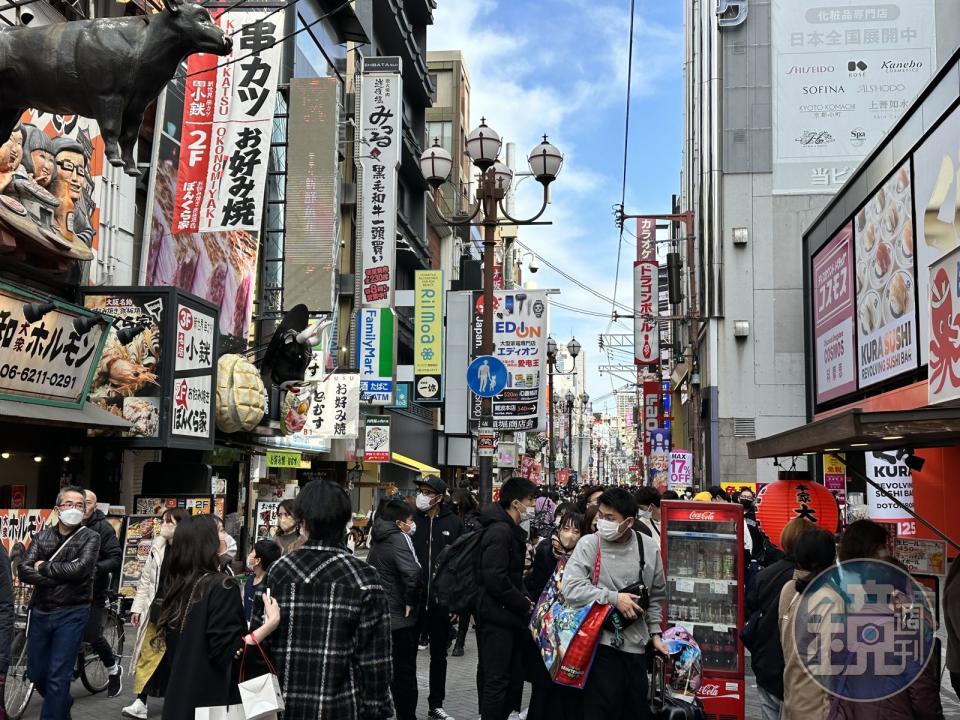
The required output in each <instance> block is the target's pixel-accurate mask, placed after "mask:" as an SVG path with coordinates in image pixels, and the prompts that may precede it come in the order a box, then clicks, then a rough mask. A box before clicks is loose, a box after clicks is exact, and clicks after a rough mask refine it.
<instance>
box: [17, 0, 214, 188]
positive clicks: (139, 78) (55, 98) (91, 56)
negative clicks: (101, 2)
mask: <svg viewBox="0 0 960 720" xmlns="http://www.w3.org/2000/svg"><path fill="white" fill-rule="evenodd" d="M164 5H165V7H166V9H165V11H164V12H161V13H158V14H156V15H148V16H142V17H124V18H104V19H99V20H75V21H72V22H62V23H54V24H52V25H44V26H41V27H20V26H18V27H10V28H4V29H2V30H0V138H4V139H5V138H7V137H8V136H9V135H10V133H11V132H13V130H14V128H15V127H16V125H17V123H18V122H19V120H20V116H21V115H22V114H23V112H24V111H25V110H26V109H28V108H36V109H37V110H40V111H41V112H48V113H56V114H60V115H82V116H84V117H88V118H93V119H95V120H96V121H97V123H98V124H99V125H100V132H101V134H102V136H103V141H104V145H105V152H106V156H107V160H109V161H110V163H111V164H112V165H116V166H123V168H124V171H125V172H126V173H127V174H128V175H138V174H139V171H138V170H137V163H136V159H135V158H134V155H133V149H134V145H135V144H136V141H137V136H138V134H139V133H140V124H141V123H142V122H143V112H144V110H146V108H147V106H148V105H149V104H150V103H151V102H153V100H154V99H155V98H156V97H157V95H159V94H160V91H161V90H162V89H163V86H164V85H166V83H167V82H168V81H169V80H170V79H171V78H172V77H173V75H174V73H175V72H176V71H177V67H178V66H179V64H180V63H181V62H183V60H184V58H186V57H187V56H188V55H192V54H193V53H200V52H202V53H212V54H214V55H221V56H222V55H229V54H230V51H231V50H232V49H233V42H232V41H231V40H230V38H229V37H227V36H226V35H225V34H224V32H223V31H222V30H221V29H220V28H218V27H217V25H216V24H215V23H214V22H213V18H211V17H210V13H209V12H207V10H206V9H205V8H203V7H201V6H199V5H194V4H191V3H186V4H182V3H180V2H178V0H164Z"/></svg>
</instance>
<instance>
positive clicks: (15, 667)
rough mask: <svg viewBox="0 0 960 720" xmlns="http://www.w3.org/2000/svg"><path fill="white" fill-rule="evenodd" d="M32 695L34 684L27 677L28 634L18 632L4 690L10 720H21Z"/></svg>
mask: <svg viewBox="0 0 960 720" xmlns="http://www.w3.org/2000/svg"><path fill="white" fill-rule="evenodd" d="M32 695H33V683H32V682H30V680H29V678H28V677H27V634H26V633H25V632H24V631H23V630H17V631H15V633H14V636H13V644H12V645H11V646H10V667H9V669H8V670H7V684H6V687H4V690H3V701H4V704H5V705H6V706H7V715H9V716H10V720H20V718H21V717H22V716H23V713H24V712H26V710H27V705H28V704H29V703H30V698H31V696H32Z"/></svg>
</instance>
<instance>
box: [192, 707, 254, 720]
mask: <svg viewBox="0 0 960 720" xmlns="http://www.w3.org/2000/svg"><path fill="white" fill-rule="evenodd" d="M193 720H246V718H245V717H244V714H243V706H242V705H219V706H217V707H202V708H197V709H196V710H194V711H193Z"/></svg>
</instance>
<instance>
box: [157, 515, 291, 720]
mask: <svg viewBox="0 0 960 720" xmlns="http://www.w3.org/2000/svg"><path fill="white" fill-rule="evenodd" d="M220 545H221V539H220V536H219V531H218V528H217V524H216V522H214V519H213V518H212V517H210V516H209V515H195V516H193V517H190V518H188V519H186V520H184V521H183V522H182V523H180V525H179V526H178V527H177V542H176V543H175V544H174V545H173V547H172V548H171V550H170V553H169V554H170V563H169V566H168V568H167V582H166V588H165V595H164V599H163V610H162V611H161V612H160V617H159V621H158V625H159V626H160V628H159V629H160V636H159V637H158V638H157V640H158V641H161V642H164V643H166V648H167V652H168V653H169V654H170V679H169V681H168V684H167V697H166V700H165V701H164V705H163V720H182V719H183V718H191V717H193V716H194V711H195V710H196V709H197V708H198V707H215V706H219V705H230V704H235V703H238V702H239V692H238V689H237V673H236V672H235V671H236V670H237V669H238V668H237V664H236V662H235V661H237V660H239V658H240V657H241V655H242V654H243V650H244V648H245V647H246V646H247V645H257V644H259V643H260V642H261V641H263V640H264V639H265V638H266V637H267V636H269V635H270V633H272V632H273V631H274V630H275V629H276V628H277V626H278V625H279V624H280V610H279V608H278V607H277V603H276V601H275V600H274V599H273V598H271V597H270V596H269V595H264V596H263V598H262V600H263V607H264V621H263V624H262V625H261V626H260V627H258V628H257V629H256V630H255V631H254V632H253V633H250V634H248V633H247V620H246V617H245V616H244V613H243V599H242V597H241V594H240V588H239V585H238V584H237V581H236V580H235V579H234V578H232V577H229V576H227V575H224V574H223V573H222V572H221V571H220V567H221V563H220V558H219V550H220Z"/></svg>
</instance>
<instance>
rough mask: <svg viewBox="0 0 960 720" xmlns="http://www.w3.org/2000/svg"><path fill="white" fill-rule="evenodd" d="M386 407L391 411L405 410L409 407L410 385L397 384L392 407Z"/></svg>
mask: <svg viewBox="0 0 960 720" xmlns="http://www.w3.org/2000/svg"><path fill="white" fill-rule="evenodd" d="M387 407H388V408H390V409H391V410H406V409H407V408H409V407H410V383H397V385H396V392H395V393H394V397H393V405H387Z"/></svg>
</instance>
